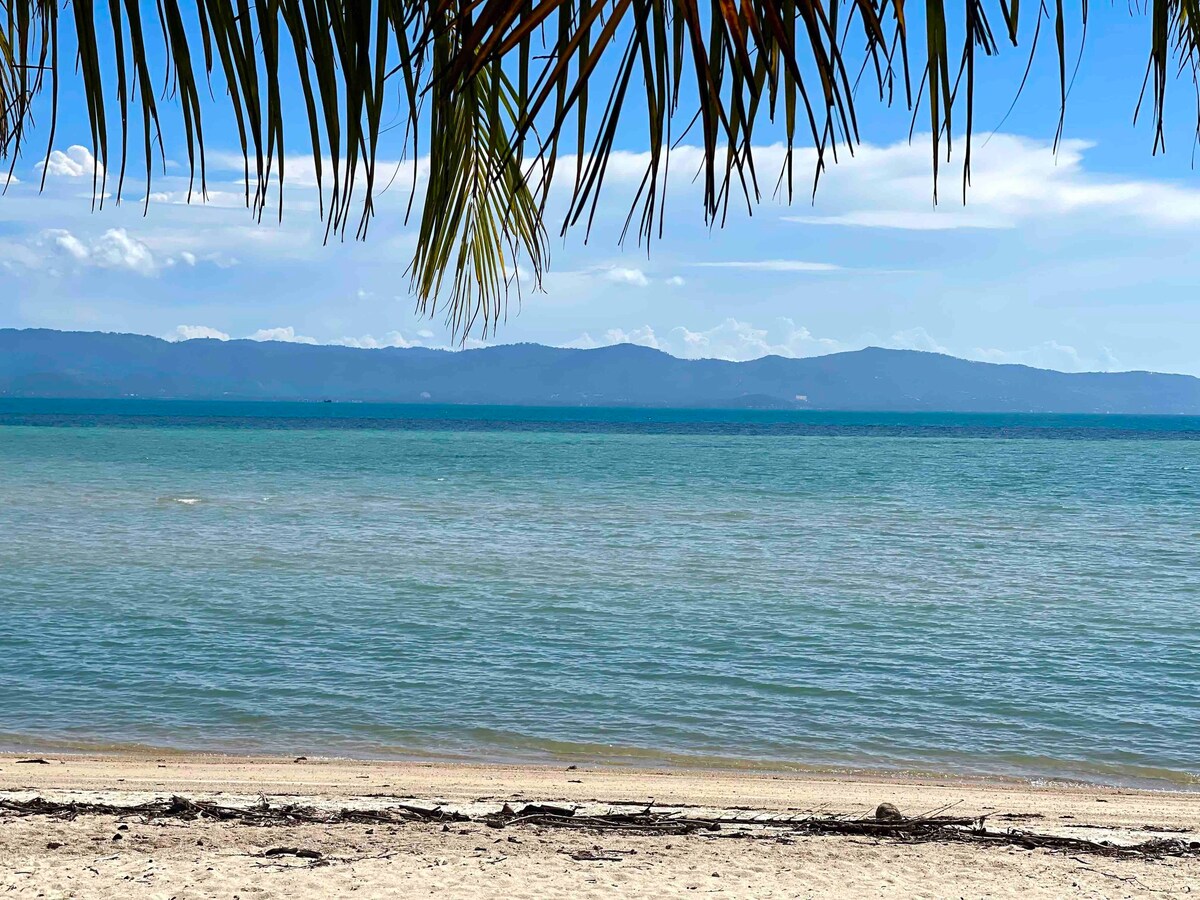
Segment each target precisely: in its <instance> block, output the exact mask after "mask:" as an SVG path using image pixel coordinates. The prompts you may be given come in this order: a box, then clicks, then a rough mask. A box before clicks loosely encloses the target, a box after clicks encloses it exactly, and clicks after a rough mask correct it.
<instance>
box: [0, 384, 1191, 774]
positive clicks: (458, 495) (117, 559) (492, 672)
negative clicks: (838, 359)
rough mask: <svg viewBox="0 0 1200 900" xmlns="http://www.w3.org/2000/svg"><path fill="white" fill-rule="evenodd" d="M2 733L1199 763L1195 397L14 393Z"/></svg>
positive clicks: (2, 577) (740, 761)
mask: <svg viewBox="0 0 1200 900" xmlns="http://www.w3.org/2000/svg"><path fill="white" fill-rule="evenodd" d="M0 748H2V749H8V750H19V751H21V752H29V753H34V752H59V753H64V752H72V751H93V750H103V749H121V748H156V749H160V750H161V751H162V752H170V751H172V750H194V751H211V752H237V753H270V754H287V755H307V756H310V757H313V756H331V757H359V758H404V759H413V758H416V759H451V760H453V759H464V760H476V761H517V762H548V763H558V762H563V763H567V762H568V761H570V762H572V763H580V762H594V763H606V764H611V765H637V766H699V767H716V768H725V767H728V768H745V769H761V770H768V771H792V770H809V769H818V770H834V771H857V770H871V771H878V770H882V771H887V772H896V773H945V774H952V775H982V776H1009V777H1014V778H1019V779H1027V780H1033V781H1038V782H1041V781H1074V782H1088V783H1106V784H1117V785H1128V786H1139V787H1150V788H1162V789H1175V790H1189V789H1190V790H1200V418H1186V417H1137V416H1049V415H1020V414H1012V415H1007V414H1006V415H983V414H980V415H962V414H941V413H938V414H933V413H928V414H927V413H911V414H897V413H890V414H883V413H848V412H841V413H834V412H790V411H789V412H767V411H720V410H648V409H624V408H622V409H600V408H597V409H575V408H571V409H560V408H552V409H549V408H548V409H531V408H512V407H465V406H460V407H450V406H400V405H371V404H350V403H243V402H236V401H220V402H188V401H165V400H164V401H149V400H132V399H131V400H106V401H98V400H17V399H0Z"/></svg>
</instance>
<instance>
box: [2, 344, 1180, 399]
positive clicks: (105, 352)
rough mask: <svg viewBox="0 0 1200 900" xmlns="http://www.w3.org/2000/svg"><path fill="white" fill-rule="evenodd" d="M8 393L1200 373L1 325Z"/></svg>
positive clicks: (897, 356) (341, 395)
mask: <svg viewBox="0 0 1200 900" xmlns="http://www.w3.org/2000/svg"><path fill="white" fill-rule="evenodd" d="M0 397H94V398H112V397H146V398H189V399H239V400H313V401H316V400H335V401H336V400H341V401H352V400H357V401H382V402H396V403H472V404H480V403H486V404H513V405H525V406H533V405H538V406H655V407H732V408H761V409H847V410H896V411H901V410H943V411H947V412H1059V413H1160V414H1174V413H1185V414H1192V415H1200V379H1198V378H1193V377H1191V376H1189V375H1162V374H1155V373H1152V372H1119V373H1107V372H1106V373H1064V372H1053V371H1049V370H1046V369H1034V368H1030V367H1028V366H1014V365H995V364H992V363H981V362H970V361H968V360H963V359H956V358H955V357H952V356H945V355H943V354H939V353H922V352H917V351H913V350H884V349H880V348H878V347H869V348H867V349H866V350H857V351H854V352H850V353H833V354H830V355H828V356H816V357H808V358H805V359H787V358H784V357H780V356H767V357H763V358H762V359H756V360H752V361H750V362H727V361H725V360H715V359H703V360H685V359H677V358H676V357H673V356H670V355H668V354H666V353H662V352H661V351H658V350H652V349H649V348H646V347H639V346H634V345H632V344H618V345H615V346H611V347H602V348H599V349H596V350H569V349H563V348H558V347H544V346H541V345H539V344H507V345H502V346H497V347H489V348H486V349H482V350H464V351H458V352H451V351H447V350H429V349H424V348H409V349H398V348H389V349H380V350H358V349H352V348H349V347H331V346H312V345H307V344H292V343H281V342H274V341H265V342H259V341H217V340H190V341H181V342H178V343H172V342H170V341H164V340H160V339H159V338H154V337H147V336H145V335H137V334H106V333H98V332H64V331H49V330H44V329H28V330H16V329H0Z"/></svg>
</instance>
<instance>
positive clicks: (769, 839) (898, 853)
mask: <svg viewBox="0 0 1200 900" xmlns="http://www.w3.org/2000/svg"><path fill="white" fill-rule="evenodd" d="M18 758H19V757H13V756H0V798H8V799H29V798H30V797H33V796H42V797H46V798H48V799H53V800H69V799H74V800H79V801H84V800H89V801H100V802H105V803H114V804H122V805H125V804H135V803H140V802H144V801H146V800H149V799H152V798H154V797H167V796H170V795H172V794H179V795H182V796H186V797H189V798H191V799H198V800H204V799H217V800H220V801H221V802H222V803H224V804H227V805H237V804H242V803H244V804H247V805H248V804H251V803H253V802H256V801H257V800H258V798H260V797H263V796H265V797H267V798H269V799H270V800H272V801H281V802H302V803H305V804H309V805H315V806H326V807H341V806H363V807H378V808H383V807H386V806H388V805H389V804H390V803H394V802H396V798H406V799H416V800H421V801H435V802H439V803H442V804H444V805H446V806H447V807H449V808H460V809H462V810H464V811H468V812H479V811H482V810H486V809H493V808H495V807H496V806H497V805H498V804H499V803H501V802H503V801H511V802H513V803H514V804H515V803H521V802H532V801H546V802H551V801H563V802H570V803H581V804H585V805H586V806H587V807H589V808H595V809H597V810H600V809H604V808H607V806H608V805H609V804H612V803H619V802H622V801H637V802H639V803H650V802H654V803H655V804H657V805H667V806H669V805H674V804H678V805H684V804H693V805H697V806H698V807H700V808H701V810H702V811H705V812H713V811H717V810H727V809H730V808H733V807H750V808H752V809H755V810H761V811H774V812H782V811H788V810H792V811H797V810H799V811H814V810H823V811H824V812H827V813H835V812H836V813H847V814H858V815H865V814H867V813H869V811H871V810H873V809H874V808H875V806H876V805H877V804H878V803H880V802H883V801H888V802H891V803H894V804H895V805H897V806H898V807H899V808H900V809H901V810H903V811H904V812H905V813H908V814H910V815H911V814H917V813H921V812H926V811H929V810H932V809H934V808H938V807H942V806H946V805H948V804H956V805H955V806H954V807H953V812H954V813H955V814H956V815H957V814H961V815H981V814H985V813H987V814H989V815H992V816H993V817H996V816H998V815H999V814H1020V815H1021V818H1018V819H1013V820H1001V819H998V818H993V821H992V823H991V824H992V826H993V827H1003V826H1007V825H1013V826H1015V827H1020V828H1027V829H1031V830H1037V831H1041V832H1043V833H1054V834H1073V835H1075V836H1079V837H1084V838H1086V839H1089V840H1111V841H1115V842H1134V841H1140V840H1144V839H1147V838H1149V837H1155V836H1159V837H1161V836H1165V834H1166V833H1164V832H1159V831H1155V830H1148V829H1147V826H1151V827H1152V828H1172V829H1179V828H1187V829H1189V830H1190V833H1188V834H1186V835H1184V836H1185V837H1187V838H1188V839H1189V840H1200V795H1197V794H1191V795H1189V794H1175V793H1148V792H1137V791H1119V790H1113V789H1105V788H1094V787H1063V786H1046V787H1036V786H1030V785H1027V784H1021V783H1016V782H1013V783H1005V782H979V781H965V780H963V781H959V780H897V779H888V778H883V777H869V776H852V777H851V776H846V777H834V776H818V775H809V776H796V775H785V776H771V775H763V774H748V773H733V772H701V771H670V772H668V771H626V770H614V769H593V768H589V767H586V766H585V767H581V768H580V769H578V770H567V769H566V767H565V766H548V767H513V766H469V765H457V764H444V763H437V764H432V765H427V764H419V763H411V762H402V763H374V762H373V763H359V762H345V761H318V760H311V761H305V762H301V763H293V762H291V761H290V760H288V761H281V760H249V759H232V758H226V757H198V756H179V755H170V756H161V757H155V756H113V757H104V758H90V757H67V758H62V757H48V758H49V759H51V764H50V765H28V764H21V763H18V762H17V761H16V760H17V759H18ZM121 825H125V826H126V828H125V829H120V826H121ZM1084 825H1087V826H1099V827H1088V828H1084V827H1081V826H1084ZM739 831H749V832H750V833H752V834H756V835H758V836H752V837H744V838H740V839H739V838H735V837H731V836H730V835H732V834H734V833H736V832H739ZM118 834H119V835H120V836H121V837H120V840H116V841H114V840H113V838H114V836H115V835H118ZM1170 836H1179V835H1178V834H1171V835H1170ZM780 838H781V834H780V832H778V831H760V830H757V829H739V828H728V827H727V828H724V829H722V831H720V832H715V833H703V834H693V835H688V836H684V837H667V836H641V837H638V836H627V835H613V834H608V833H605V834H596V833H586V832H576V831H565V830H562V829H551V828H544V827H522V828H510V829H504V830H494V829H490V828H488V827H486V826H484V825H481V824H476V823H466V824H462V825H458V824H452V825H450V826H449V830H443V826H441V825H440V824H425V823H411V824H409V823H406V824H404V825H400V826H396V827H391V826H377V827H375V828H371V827H370V826H366V825H304V826H297V827H286V828H280V827H270V828H259V827H253V826H248V825H240V824H227V823H215V822H192V823H189V822H180V821H174V820H166V821H156V822H153V823H146V822H144V821H142V820H141V818H140V817H132V818H127V819H126V820H125V821H118V820H117V819H116V818H114V817H111V816H82V817H80V818H78V819H76V820H75V821H73V822H66V821H61V820H56V819H49V818H46V817H43V816H29V817H24V818H14V817H11V816H5V815H3V814H2V813H0V897H80V898H86V897H96V898H110V897H111V898H117V897H120V898H131V900H132V898H151V897H154V898H159V897H161V898H170V897H175V898H179V900H184V898H196V897H224V898H234V897H237V898H241V900H246V898H264V897H289V898H297V900H308V898H325V897H334V896H342V895H348V894H350V893H354V894H355V895H356V896H359V897H422V896H437V897H464V898H472V900H478V898H486V897H511V898H517V900H519V898H543V897H567V896H571V897H579V898H588V897H599V896H647V897H692V896H696V895H700V894H703V895H706V896H724V897H755V898H758V897H762V898H774V897H789V898H795V897H833V898H842V897H845V898H850V897H856V898H857V897H897V898H908V897H938V898H941V897H955V898H957V897H963V898H984V897H1106V898H1107V897H1141V896H1153V897H1191V896H1200V858H1190V859H1168V860H1159V861H1147V860H1127V859H1112V858H1107V857H1094V856H1072V855H1070V854H1064V853H1052V852H1048V851H1044V850H1034V851H1026V850H1019V849H1013V848H1008V847H1005V848H981V847H977V846H973V845H965V844H944V843H926V844H915V845H906V844H900V843H895V842H889V841H874V840H870V839H866V838H849V837H802V836H792V837H790V838H789V837H786V836H783V839H782V840H781V839H780ZM51 844H58V845H60V846H58V847H57V848H55V849H50V848H49V846H48V845H51ZM280 846H292V847H302V848H308V849H312V850H316V851H318V852H320V853H321V854H322V859H321V860H320V861H319V862H314V861H309V860H303V859H295V858H291V857H288V858H272V859H267V858H264V857H263V856H262V855H261V854H262V853H263V851H265V850H266V849H268V848H271V847H280ZM596 847H600V848H603V849H605V850H615V851H621V852H620V853H619V854H618V855H619V856H620V857H621V858H620V859H619V861H600V862H596V861H586V860H576V859H573V858H572V856H571V855H570V854H571V853H573V852H578V851H580V850H585V849H594V848H596Z"/></svg>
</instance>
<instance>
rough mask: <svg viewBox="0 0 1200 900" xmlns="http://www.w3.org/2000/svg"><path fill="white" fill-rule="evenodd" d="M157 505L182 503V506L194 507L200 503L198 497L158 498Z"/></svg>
mask: <svg viewBox="0 0 1200 900" xmlns="http://www.w3.org/2000/svg"><path fill="white" fill-rule="evenodd" d="M158 502H159V503H182V504H183V505H184V506H195V505H196V504H197V503H202V502H203V500H202V498H200V497H159V498H158Z"/></svg>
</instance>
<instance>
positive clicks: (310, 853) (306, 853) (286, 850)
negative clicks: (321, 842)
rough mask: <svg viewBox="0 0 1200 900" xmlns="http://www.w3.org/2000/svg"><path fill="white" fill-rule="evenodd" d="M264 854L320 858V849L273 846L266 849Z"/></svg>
mask: <svg viewBox="0 0 1200 900" xmlns="http://www.w3.org/2000/svg"><path fill="white" fill-rule="evenodd" d="M263 856H294V857H296V858H297V859H320V858H321V851H320V850H306V849H305V848H303V847H272V848H271V849H270V850H264V851H263Z"/></svg>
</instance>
